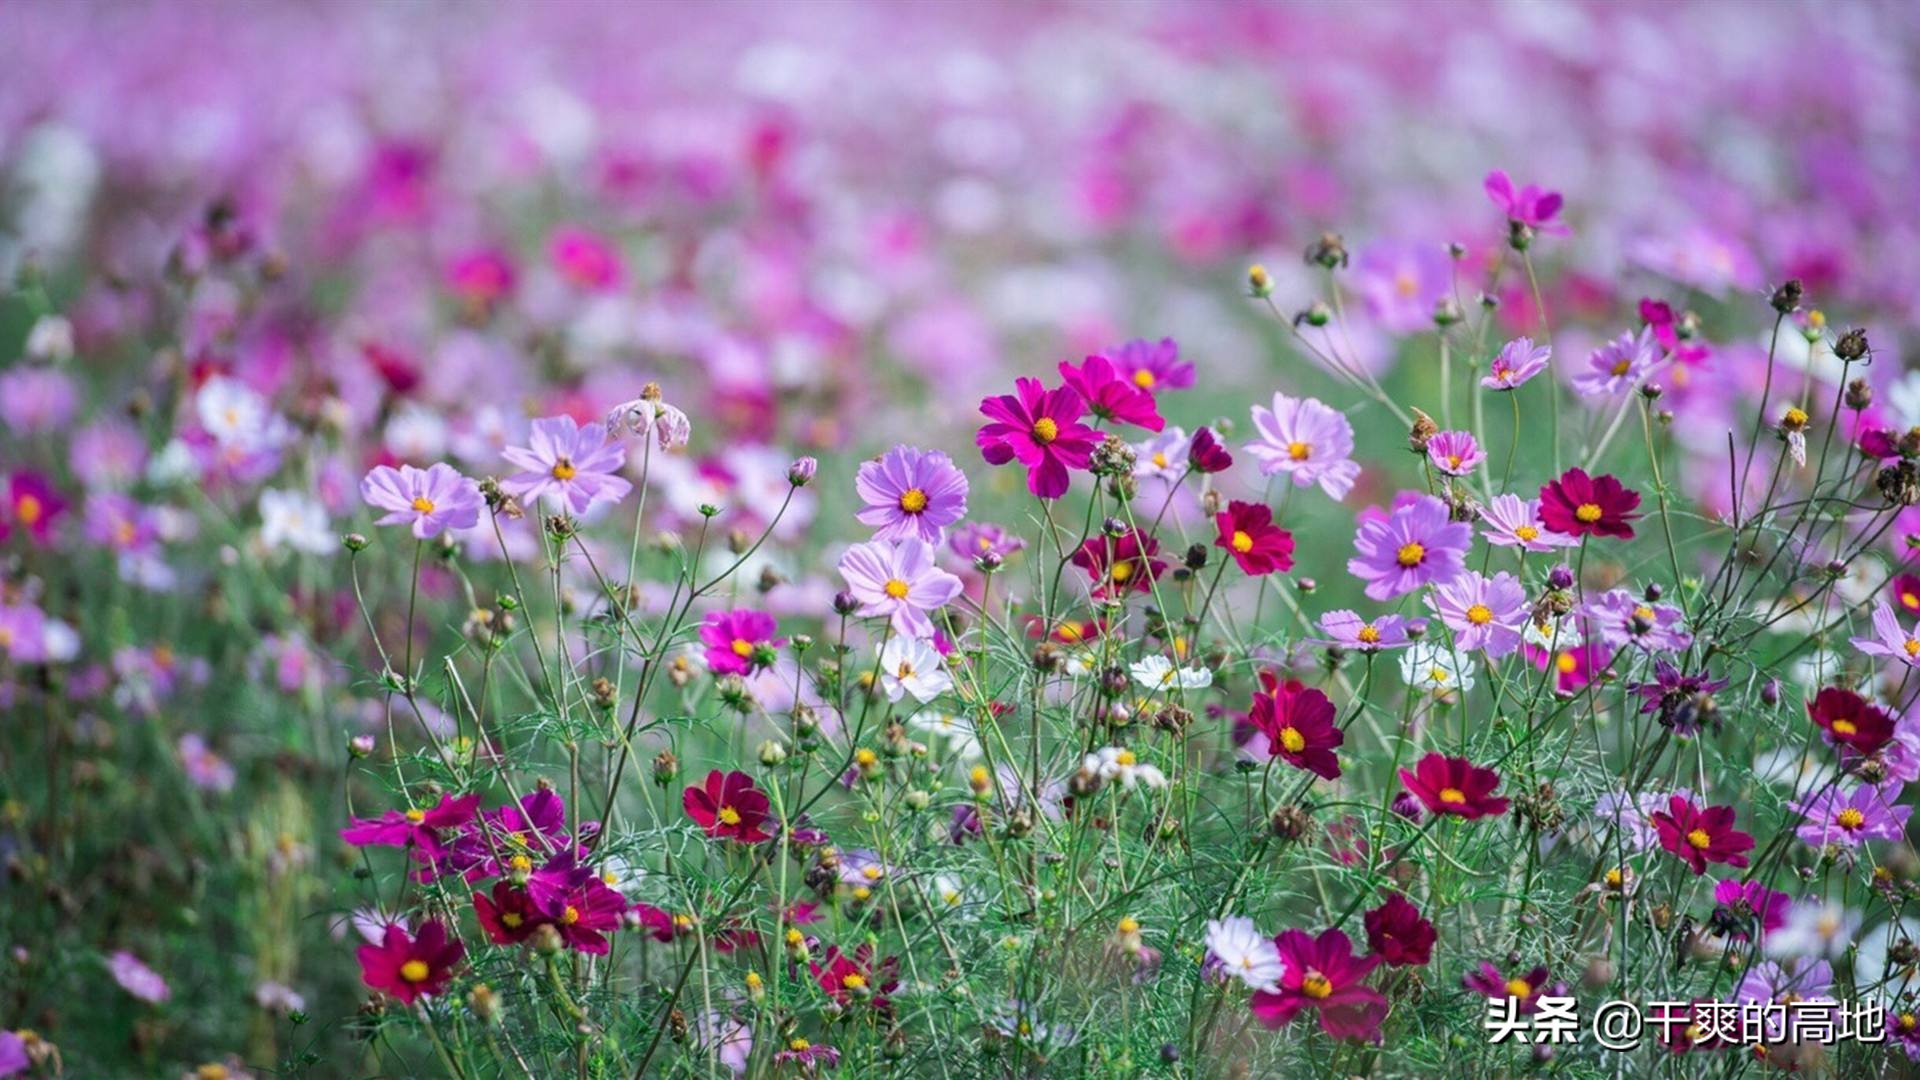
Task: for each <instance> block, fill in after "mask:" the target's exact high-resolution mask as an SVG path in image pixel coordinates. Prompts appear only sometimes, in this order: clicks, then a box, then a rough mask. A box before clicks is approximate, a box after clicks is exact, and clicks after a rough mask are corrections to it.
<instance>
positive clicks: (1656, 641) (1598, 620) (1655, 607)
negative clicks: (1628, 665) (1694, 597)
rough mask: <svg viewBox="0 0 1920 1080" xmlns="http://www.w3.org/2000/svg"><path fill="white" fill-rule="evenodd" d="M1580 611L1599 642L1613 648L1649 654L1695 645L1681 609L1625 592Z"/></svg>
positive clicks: (1611, 593)
mask: <svg viewBox="0 0 1920 1080" xmlns="http://www.w3.org/2000/svg"><path fill="white" fill-rule="evenodd" d="M1581 610H1582V613H1583V614H1585V615H1586V616H1587V618H1588V620H1590V622H1591V625H1592V628H1593V631H1594V632H1595V633H1597V634H1598V635H1599V636H1600V640H1601V641H1603V642H1605V643H1606V644H1608V645H1611V646H1613V647H1614V648H1619V647H1620V646H1622V645H1626V644H1628V643H1632V644H1635V645H1639V646H1640V647H1641V648H1644V649H1646V650H1647V651H1648V652H1667V651H1678V650H1680V649H1684V648H1686V647H1687V646H1688V645H1691V644H1693V635H1692V634H1690V633H1688V632H1687V629H1686V627H1685V626H1683V625H1682V624H1681V620H1682V618H1683V615H1682V613H1681V611H1680V609H1679V608H1677V607H1674V606H1673V605H1671V604H1656V603H1653V602H1652V601H1643V600H1641V599H1640V598H1639V597H1636V596H1634V595H1633V593H1631V592H1629V591H1627V590H1626V589H1613V590H1610V591H1608V592H1606V593H1602V594H1601V595H1600V596H1598V597H1595V598H1594V599H1592V600H1589V601H1587V603H1586V606H1585V607H1584V608H1582V609H1581Z"/></svg>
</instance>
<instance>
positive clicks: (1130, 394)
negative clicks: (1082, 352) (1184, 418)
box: [1060, 356, 1167, 431]
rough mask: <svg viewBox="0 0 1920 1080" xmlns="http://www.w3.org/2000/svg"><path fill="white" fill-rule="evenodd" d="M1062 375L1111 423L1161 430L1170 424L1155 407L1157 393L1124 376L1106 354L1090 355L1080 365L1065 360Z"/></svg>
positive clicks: (1098, 414) (1084, 399) (1101, 416)
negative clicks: (1142, 387) (1154, 400)
mask: <svg viewBox="0 0 1920 1080" xmlns="http://www.w3.org/2000/svg"><path fill="white" fill-rule="evenodd" d="M1060 378H1061V380H1062V381H1064V382H1065V383H1066V384H1067V386H1069V387H1071V388H1072V389H1073V391H1074V392H1075V393H1077V394H1079V395H1080V399H1081V400H1082V401H1085V402H1086V403H1087V408H1088V409H1090V410H1092V411H1093V415H1095V416H1097V417H1099V418H1100V419H1102V420H1105V421H1107V422H1108V423H1116V424H1132V425H1133V426H1135V427H1141V428H1146V429H1147V430H1148V431H1159V430H1160V429H1162V428H1164V427H1166V426H1167V422H1166V421H1165V420H1163V419H1161V417H1160V410H1159V409H1158V408H1156V407H1155V405H1154V402H1153V395H1152V394H1150V393H1148V392H1147V391H1145V390H1142V389H1141V388H1140V387H1139V386H1138V385H1136V384H1135V383H1134V382H1133V381H1132V380H1131V379H1126V378H1122V377H1121V374H1120V372H1119V371H1117V370H1115V369H1114V366H1113V361H1111V360H1109V359H1107V358H1106V357H1104V356H1089V357H1087V358H1086V359H1085V360H1082V361H1081V362H1080V366H1079V367H1074V366H1073V365H1072V364H1069V363H1067V362H1066V361H1064V360H1062V361H1061V362H1060Z"/></svg>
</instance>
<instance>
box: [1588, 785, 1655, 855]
mask: <svg viewBox="0 0 1920 1080" xmlns="http://www.w3.org/2000/svg"><path fill="white" fill-rule="evenodd" d="M1666 798H1667V797H1666V795H1664V794H1663V793H1661V792H1657V791H1649V792H1642V793H1641V794H1638V795H1629V794H1626V793H1624V792H1619V791H1610V792H1608V793H1606V794H1605V795H1602V796H1600V797H1599V798H1598V799H1596V800H1594V804H1593V816H1594V818H1595V819H1596V820H1598V821H1602V822H1605V823H1607V824H1609V825H1612V826H1613V827H1614V830H1615V832H1607V831H1603V832H1602V833H1601V835H1602V837H1603V840H1602V843H1601V847H1602V849H1603V850H1607V851H1611V850H1613V848H1614V845H1615V844H1616V843H1618V844H1619V845H1621V846H1623V847H1624V848H1625V849H1626V852H1627V854H1636V853H1639V852H1643V851H1651V850H1653V849H1654V848H1655V847H1658V846H1659V844H1660V833H1659V832H1658V830H1656V829H1655V828H1654V827H1653V812H1654V811H1655V810H1658V809H1660V808H1661V807H1662V806H1664V805H1665V804H1666ZM1616 835H1617V837H1618V839H1617V840H1616V839H1615V836H1616Z"/></svg>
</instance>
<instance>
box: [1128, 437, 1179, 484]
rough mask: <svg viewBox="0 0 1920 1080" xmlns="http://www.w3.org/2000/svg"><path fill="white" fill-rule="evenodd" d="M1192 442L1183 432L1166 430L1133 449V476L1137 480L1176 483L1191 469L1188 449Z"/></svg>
mask: <svg viewBox="0 0 1920 1080" xmlns="http://www.w3.org/2000/svg"><path fill="white" fill-rule="evenodd" d="M1192 444H1193V440H1192V439H1191V438H1189V437H1188V436H1187V433H1186V431H1185V430H1183V429H1181V428H1178V427H1170V428H1167V429H1165V430H1164V431H1162V432H1160V434H1158V435H1155V436H1153V437H1151V438H1149V439H1146V440H1145V441H1143V442H1137V443H1134V444H1132V445H1133V475H1134V476H1135V478H1137V479H1141V480H1146V479H1154V480H1167V481H1176V480H1179V479H1180V478H1181V477H1182V476H1184V475H1185V474H1186V471H1187V470H1188V469H1190V468H1192V467H1193V464H1192V462H1191V461H1190V460H1189V458H1188V448H1189V447H1191V446H1192Z"/></svg>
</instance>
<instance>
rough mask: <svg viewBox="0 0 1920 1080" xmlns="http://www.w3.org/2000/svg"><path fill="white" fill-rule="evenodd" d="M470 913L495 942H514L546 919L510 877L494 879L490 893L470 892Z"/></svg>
mask: <svg viewBox="0 0 1920 1080" xmlns="http://www.w3.org/2000/svg"><path fill="white" fill-rule="evenodd" d="M473 914H474V917H475V918H477V919H478V920H479V921H480V929H482V930H484V931H486V934H487V940H488V941H491V942H493V943H494V944H495V945H518V944H519V943H521V942H523V941H525V940H527V939H528V938H530V937H532V936H533V932H534V930H535V929H537V928H538V927H539V926H540V924H541V923H544V922H546V921H547V917H546V915H545V914H543V913H542V912H541V911H540V909H539V908H538V907H537V906H535V905H534V902H533V898H532V897H530V896H528V895H527V890H525V889H523V888H521V887H520V886H518V885H515V884H514V883H513V882H511V881H496V882H494V883H493V895H492V896H488V895H486V894H485V893H474V894H473Z"/></svg>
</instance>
